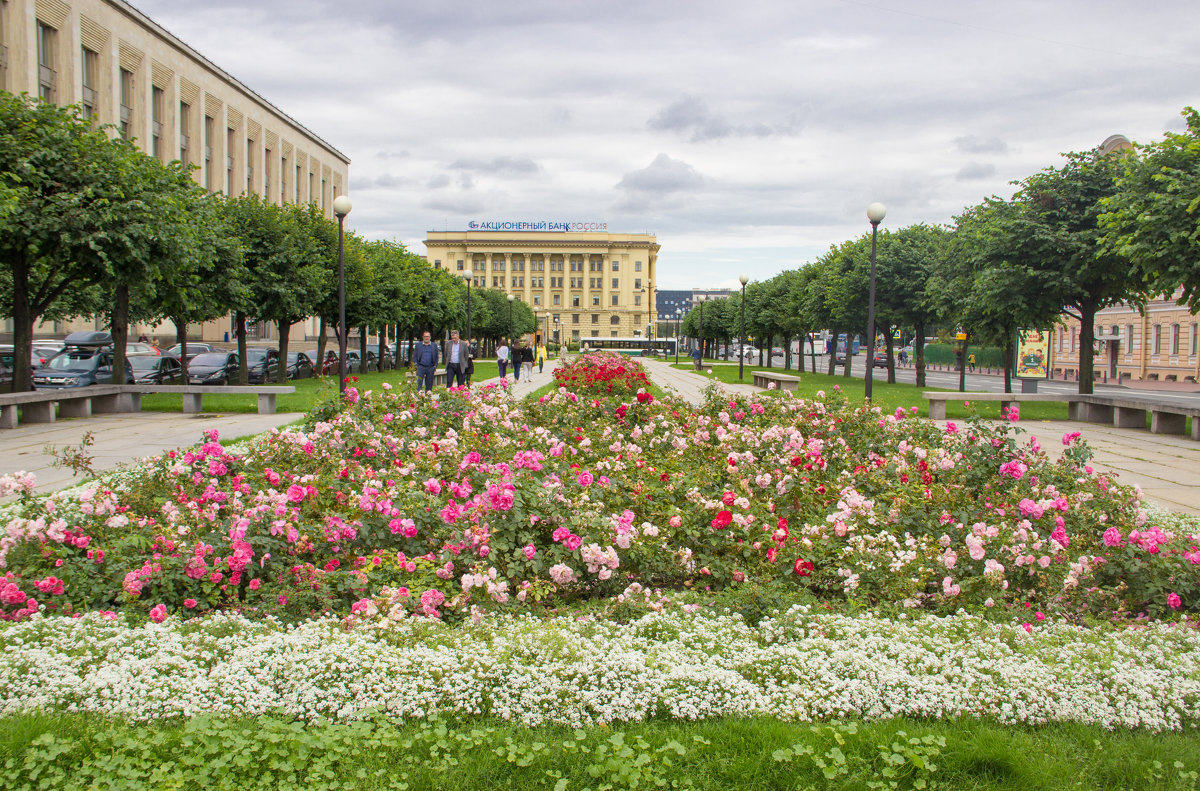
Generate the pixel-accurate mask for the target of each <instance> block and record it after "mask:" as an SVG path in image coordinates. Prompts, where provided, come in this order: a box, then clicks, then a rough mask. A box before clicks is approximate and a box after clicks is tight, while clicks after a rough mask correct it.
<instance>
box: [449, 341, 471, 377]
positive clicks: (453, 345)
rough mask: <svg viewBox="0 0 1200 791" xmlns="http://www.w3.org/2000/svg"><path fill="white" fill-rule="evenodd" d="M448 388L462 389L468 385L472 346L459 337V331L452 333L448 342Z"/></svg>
mask: <svg viewBox="0 0 1200 791" xmlns="http://www.w3.org/2000/svg"><path fill="white" fill-rule="evenodd" d="M445 359H446V387H462V386H463V385H465V384H466V383H467V368H468V367H469V366H470V364H471V346H470V344H468V343H467V342H466V341H464V340H460V339H459V337H458V330H451V331H450V340H449V341H447V342H446V353H445Z"/></svg>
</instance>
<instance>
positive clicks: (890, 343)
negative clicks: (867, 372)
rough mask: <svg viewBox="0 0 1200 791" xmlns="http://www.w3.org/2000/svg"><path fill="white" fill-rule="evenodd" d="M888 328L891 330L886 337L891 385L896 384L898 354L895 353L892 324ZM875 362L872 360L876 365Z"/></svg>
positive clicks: (889, 381)
mask: <svg viewBox="0 0 1200 791" xmlns="http://www.w3.org/2000/svg"><path fill="white" fill-rule="evenodd" d="M888 330H889V332H888V334H887V339H886V344H887V356H888V358H887V363H888V364H887V382H888V384H890V385H894V384H896V354H895V349H896V341H895V339H894V338H893V337H892V333H891V331H890V330H891V327H890V326H889V327H888ZM874 364H875V361H874V360H872V361H871V365H874Z"/></svg>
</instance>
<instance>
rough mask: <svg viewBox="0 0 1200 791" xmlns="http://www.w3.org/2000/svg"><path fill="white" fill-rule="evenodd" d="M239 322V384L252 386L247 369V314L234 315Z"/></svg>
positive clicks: (238, 312)
mask: <svg viewBox="0 0 1200 791" xmlns="http://www.w3.org/2000/svg"><path fill="white" fill-rule="evenodd" d="M233 318H234V321H236V322H237V353H238V384H240V385H243V386H244V385H248V384H250V372H249V371H248V370H247V369H246V314H245V313H242V312H241V311H240V310H239V311H235V312H234V314H233Z"/></svg>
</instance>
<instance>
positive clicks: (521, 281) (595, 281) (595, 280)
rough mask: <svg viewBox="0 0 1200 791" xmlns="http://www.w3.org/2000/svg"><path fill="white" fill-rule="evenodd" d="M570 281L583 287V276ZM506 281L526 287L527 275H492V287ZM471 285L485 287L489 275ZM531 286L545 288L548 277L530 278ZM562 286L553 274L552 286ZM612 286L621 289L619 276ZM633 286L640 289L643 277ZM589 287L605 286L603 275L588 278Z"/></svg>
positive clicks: (599, 287)
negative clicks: (507, 276)
mask: <svg viewBox="0 0 1200 791" xmlns="http://www.w3.org/2000/svg"><path fill="white" fill-rule="evenodd" d="M570 281H571V288H583V278H582V277H573V278H571V279H570ZM506 283H511V284H512V287H513V288H524V287H525V276H524V275H513V276H512V279H511V280H509V279H508V278H505V277H501V276H498V275H493V276H492V288H508V286H507V285H505V284H506ZM471 285H472V286H477V287H479V288H485V287H486V286H487V276H485V275H480V276H473V277H472V278H471ZM529 287H530V288H545V287H546V278H544V277H531V278H529ZM562 287H563V279H562V278H561V277H554V276H553V275H551V277H550V288H562ZM612 287H613V290H617V291H619V290H620V289H621V281H620V279H619V278H615V277H614V278H613V279H612ZM633 287H634V288H636V289H640V288H641V287H642V279H641V278H640V277H635V278H634V279H633ZM588 288H589V289H595V290H600V289H602V288H604V278H602V277H590V278H588ZM597 299H599V297H597Z"/></svg>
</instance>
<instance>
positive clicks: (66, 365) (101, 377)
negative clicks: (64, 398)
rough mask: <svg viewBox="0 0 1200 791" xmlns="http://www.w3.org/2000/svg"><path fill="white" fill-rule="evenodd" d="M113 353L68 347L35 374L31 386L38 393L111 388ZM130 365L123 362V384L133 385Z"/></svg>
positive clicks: (109, 349) (106, 348)
mask: <svg viewBox="0 0 1200 791" xmlns="http://www.w3.org/2000/svg"><path fill="white" fill-rule="evenodd" d="M112 378H113V352H112V348H111V347H106V346H68V347H67V348H65V349H63V350H62V351H61V352H59V353H58V354H56V355H54V356H53V357H51V358H50V359H49V361H47V362H46V364H45V365H44V366H42V367H41V368H39V369H37V370H36V371H34V374H33V386H34V387H36V388H37V389H38V390H60V389H62V388H66V387H87V386H89V385H94V384H111V383H112ZM133 382H134V378H133V365H132V364H131V363H130V362H129V358H126V359H125V383H126V384H133Z"/></svg>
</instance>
